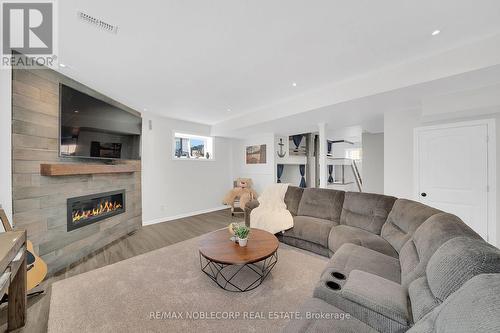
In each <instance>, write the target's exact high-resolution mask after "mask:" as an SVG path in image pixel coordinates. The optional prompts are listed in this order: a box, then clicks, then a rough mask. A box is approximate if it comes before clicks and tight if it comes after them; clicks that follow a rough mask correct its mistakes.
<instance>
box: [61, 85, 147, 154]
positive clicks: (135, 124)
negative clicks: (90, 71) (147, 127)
mask: <svg viewBox="0 0 500 333" xmlns="http://www.w3.org/2000/svg"><path fill="white" fill-rule="evenodd" d="M60 109H61V118H60V119H61V128H60V137H61V142H60V155H61V156H66V157H78V158H95V159H123V160H139V159H140V158H141V153H140V147H141V129H142V119H141V117H140V116H138V115H135V114H133V113H131V112H129V111H127V110H124V109H122V108H119V107H116V106H114V105H111V104H109V103H107V102H104V101H102V100H100V99H98V98H95V97H92V96H89V95H87V94H84V93H82V92H80V91H78V90H75V89H73V88H71V87H68V86H66V85H63V84H61V85H60Z"/></svg>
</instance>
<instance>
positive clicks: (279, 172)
mask: <svg viewBox="0 0 500 333" xmlns="http://www.w3.org/2000/svg"><path fill="white" fill-rule="evenodd" d="M284 168H285V166H284V165H283V164H278V174H277V176H278V183H281V176H282V175H283V169H284Z"/></svg>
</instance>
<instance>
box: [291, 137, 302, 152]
mask: <svg viewBox="0 0 500 333" xmlns="http://www.w3.org/2000/svg"><path fill="white" fill-rule="evenodd" d="M292 141H293V144H294V145H295V148H296V149H299V147H300V143H301V142H302V135H292Z"/></svg>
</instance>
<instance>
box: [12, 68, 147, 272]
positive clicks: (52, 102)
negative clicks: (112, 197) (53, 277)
mask: <svg viewBox="0 0 500 333" xmlns="http://www.w3.org/2000/svg"><path fill="white" fill-rule="evenodd" d="M59 83H64V84H66V85H68V86H70V87H72V88H74V89H77V90H80V91H82V92H84V93H86V94H89V95H92V96H94V97H97V98H100V99H103V100H105V101H106V102H108V103H110V104H114V105H116V106H118V107H121V108H124V109H126V110H127V111H129V112H132V113H135V114H138V113H137V112H136V111H134V110H132V109H130V108H127V107H126V106H124V105H122V104H120V103H118V102H116V101H113V100H111V99H109V98H108V97H106V96H103V95H101V94H99V93H98V92H96V91H94V90H92V89H90V88H88V87H86V86H84V85H82V84H80V83H78V82H76V81H74V80H71V79H69V78H68V77H66V76H64V75H62V74H59V73H57V72H55V71H52V70H50V69H30V70H27V69H14V70H13V71H12V109H13V112H12V159H13V166H12V173H13V174H12V182H13V184H12V187H13V220H14V226H15V227H16V228H24V229H26V230H27V232H28V238H29V239H30V240H32V242H33V244H34V246H35V252H37V253H38V254H39V255H40V256H41V257H42V258H43V259H44V260H45V261H46V262H47V264H48V267H49V272H51V273H53V272H56V271H58V270H59V269H62V268H64V267H66V266H68V265H70V264H71V263H73V262H75V261H77V260H78V259H80V258H82V257H84V256H86V255H88V254H90V253H91V252H93V251H95V250H97V249H99V248H101V247H103V246H105V245H107V244H109V243H110V242H112V241H114V240H116V239H118V238H120V237H122V236H124V235H126V234H128V233H130V232H132V231H134V230H136V229H138V228H140V226H141V225H142V219H141V215H142V212H141V209H142V208H141V173H140V172H133V173H122V174H89V175H75V176H59V177H46V176H42V175H41V174H40V164H44V163H48V164H50V163H59V162H63V163H68V162H70V163H81V164H85V163H93V164H95V163H98V162H95V161H92V162H82V161H80V160H77V159H75V160H71V159H70V160H68V159H67V158H60V157H59V156H58V145H59V141H58V140H59V139H58V138H59ZM138 169H139V168H138ZM120 189H125V190H126V193H127V195H126V213H124V214H121V215H116V216H114V217H111V218H109V219H106V220H103V221H101V222H99V223H95V224H91V225H89V226H86V227H83V228H80V229H77V230H74V231H71V232H67V231H66V214H67V212H66V199H67V198H69V197H76V196H83V195H88V194H94V193H99V192H108V191H114V190H120Z"/></svg>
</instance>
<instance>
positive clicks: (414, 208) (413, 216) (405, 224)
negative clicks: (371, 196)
mask: <svg viewBox="0 0 500 333" xmlns="http://www.w3.org/2000/svg"><path fill="white" fill-rule="evenodd" d="M437 213H441V211H440V210H438V209H435V208H432V207H429V206H426V205H424V204H421V203H419V202H416V201H412V200H407V199H398V200H396V202H395V203H394V206H393V207H392V210H391V212H390V213H389V216H388V217H387V221H386V222H385V223H384V225H383V227H382V232H381V236H382V238H384V239H385V240H386V241H388V242H389V244H391V245H392V247H393V248H394V249H396V251H397V252H398V253H399V251H400V250H401V248H402V247H403V245H404V244H405V243H406V242H407V241H408V239H410V237H411V236H412V235H413V233H414V232H415V230H417V228H418V227H419V226H420V225H421V224H422V223H424V221H425V220H427V219H428V218H429V217H431V216H432V215H434V214H437Z"/></svg>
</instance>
